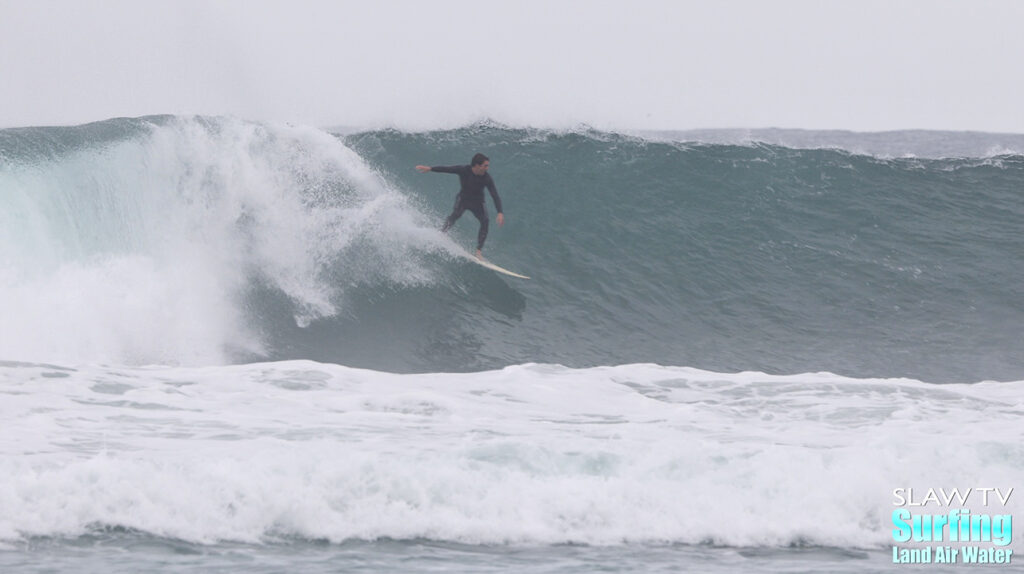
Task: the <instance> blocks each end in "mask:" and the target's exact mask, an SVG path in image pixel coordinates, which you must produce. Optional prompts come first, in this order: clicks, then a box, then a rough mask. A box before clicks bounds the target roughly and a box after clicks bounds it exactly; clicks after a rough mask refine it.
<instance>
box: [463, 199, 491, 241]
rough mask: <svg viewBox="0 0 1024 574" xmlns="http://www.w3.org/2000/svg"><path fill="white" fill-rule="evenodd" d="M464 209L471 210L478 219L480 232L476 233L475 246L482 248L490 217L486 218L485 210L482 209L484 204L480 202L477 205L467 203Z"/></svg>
mask: <svg viewBox="0 0 1024 574" xmlns="http://www.w3.org/2000/svg"><path fill="white" fill-rule="evenodd" d="M465 209H468V210H470V211H472V212H473V215H475V216H476V218H477V219H478V220H480V232H479V233H477V234H476V248H477V249H478V250H479V249H483V248H484V241H487V229H488V228H489V227H490V225H491V221H490V219H488V218H487V210H486V209H484V204H483V203H480V204H477V205H467V206H466V207H465Z"/></svg>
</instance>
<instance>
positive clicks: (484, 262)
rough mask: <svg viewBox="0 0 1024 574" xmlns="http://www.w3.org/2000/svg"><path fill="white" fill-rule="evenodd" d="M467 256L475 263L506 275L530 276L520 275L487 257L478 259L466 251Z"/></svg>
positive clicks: (520, 277)
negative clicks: (499, 265) (488, 259)
mask: <svg viewBox="0 0 1024 574" xmlns="http://www.w3.org/2000/svg"><path fill="white" fill-rule="evenodd" d="M465 256H466V259H469V260H470V261H472V262H473V263H476V264H477V265H480V266H482V267H486V268H488V269H490V270H491V271H497V272H498V273H504V274H505V275H508V276H510V277H518V278H519V279H529V277H527V276H526V275H520V274H519V273H516V272H514V271H509V270H508V269H505V268H504V267H498V266H497V265H495V264H493V263H491V262H490V261H487V260H486V259H477V258H476V255H472V254H470V253H465Z"/></svg>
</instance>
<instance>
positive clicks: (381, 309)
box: [0, 116, 1024, 573]
mask: <svg viewBox="0 0 1024 574" xmlns="http://www.w3.org/2000/svg"><path fill="white" fill-rule="evenodd" d="M769 136H770V137H769ZM783 136H784V137H785V138H788V141H783ZM772 138H775V139H772ZM1019 144H1020V137H1019V136H1010V135H1005V134H1002V135H1000V134H944V136H943V137H941V138H939V137H937V136H936V135H935V134H927V133H925V134H922V133H917V132H900V133H893V134H848V133H844V134H835V133H830V132H814V133H796V134H795V133H785V134H778V133H770V134H767V133H762V134H753V136H752V135H751V134H750V133H746V132H744V133H739V134H737V133H731V132H716V133H701V134H694V133H658V134H614V133H602V132H596V131H593V130H590V129H586V128H581V129H578V130H570V131H550V130H542V129H517V128H510V127H507V126H501V125H496V124H491V123H481V124H476V125H472V126H466V127H462V128H458V129H454V130H445V131H433V132H422V133H409V132H402V131H398V130H378V131H353V130H322V129H315V128H309V127H297V126H288V125H270V124H260V123H253V122H247V121H242V120H237V119H230V118H202V117H199V118H195V117H172V116H159V117H147V118H134V119H116V120H109V121H105V122H99V123H95V124H89V125H84V126H68V127H49V128H17V129H6V130H0V317H2V318H3V320H2V321H0V395H2V400H0V424H2V428H3V432H2V433H0V570H2V571H4V572H65V571H67V572H72V571H73V572H138V571H147V572H194V571H210V572H235V571H241V570H245V571H251V572H296V571H301V572H339V571H353V572H392V571H403V572H499V571H501V572H503V571H516V572H520V571H522V572H596V571H604V572H637V571H644V572H678V571H692V572H723V573H724V572H730V573H732V572H893V571H901V570H907V569H911V570H917V569H923V568H927V569H928V571H937V572H941V571H949V572H953V571H956V572H961V571H964V570H965V569H970V568H971V567H970V566H969V565H964V564H954V565H950V566H948V567H947V566H940V565H934V564H933V565H930V566H920V567H914V566H910V565H903V564H894V563H893V557H892V547H893V546H894V542H893V539H894V536H893V526H894V525H893V522H892V518H891V516H892V512H893V509H894V508H895V506H894V493H893V490H894V489H898V488H904V489H911V488H912V489H914V491H915V492H917V493H918V494H917V500H919V501H920V500H921V499H922V497H923V496H924V495H923V494H922V493H924V492H925V491H927V490H928V489H929V488H934V489H940V488H941V489H947V490H948V489H952V488H958V489H960V490H966V489H967V488H973V489H979V488H999V489H1000V492H1002V493H1006V492H1008V489H1011V488H1013V489H1015V490H1016V489H1020V488H1022V484H1021V482H1020V479H1021V476H1024V472H1022V470H1024V446H1022V445H1024V424H1022V422H1021V421H1022V420H1024V419H1022V415H1024V337H1022V336H1021V327H1020V326H1021V325H1022V324H1024V303H1022V300H1024V299H1022V297H1021V295H1022V289H1024V288H1022V285H1024V265H1021V263H1022V261H1021V253H1022V251H1021V249H1020V241H1021V240H1020V236H1021V231H1022V230H1024V207H1022V204H1021V202H1020V194H1021V190H1022V189H1024V185H1022V184H1024V156H1022V155H1021V153H1020V151H1019V150H1021V149H1022V148H1021V147H1016V146H1018V145H1019ZM477 151H481V152H483V153H486V154H487V155H489V156H490V158H491V162H492V168H491V173H492V175H493V176H494V178H495V181H496V182H497V186H498V189H499V192H500V193H501V195H502V199H503V202H504V204H505V215H506V224H505V226H503V227H501V228H499V227H498V226H497V225H495V224H494V223H493V221H492V231H491V235H490V238H489V239H488V242H487V246H486V249H485V253H486V255H487V256H488V257H489V258H491V259H492V260H493V261H495V262H496V263H498V264H500V265H502V266H505V267H508V268H510V269H513V270H516V271H521V272H524V273H526V274H528V275H531V277H533V279H531V280H529V281H521V280H515V279H511V278H507V277H504V276H500V275H496V274H494V273H493V272H490V271H488V270H486V269H483V268H480V267H478V266H476V265H474V264H472V263H470V262H467V261H465V260H464V259H462V258H461V257H460V256H459V253H460V250H462V249H465V248H468V247H469V246H471V245H472V244H473V241H474V238H475V235H476V222H475V220H474V219H473V218H472V217H466V218H464V219H463V220H461V221H460V222H459V223H458V224H457V225H456V227H455V228H454V229H453V230H452V232H451V233H450V234H449V235H444V234H442V233H440V232H439V231H438V227H439V224H440V222H441V221H442V220H443V218H444V217H445V216H446V215H447V212H448V210H449V209H450V207H451V203H452V200H453V197H454V194H455V191H456V190H457V180H456V179H455V178H454V177H452V176H448V175H443V174H418V173H416V172H415V171H414V170H413V169H412V167H413V166H414V165H416V164H419V163H424V164H430V165H438V164H455V163H464V162H468V160H469V157H470V156H471V155H472V154H473V153H475V152H477ZM974 492H975V493H974V498H972V499H971V501H970V503H968V504H965V505H964V506H965V507H970V509H971V511H972V512H974V513H975V514H979V513H986V512H987V513H993V514H996V513H998V514H1009V515H1013V516H1018V517H1019V516H1020V512H1019V509H1020V502H1019V496H1021V494H1020V493H1017V492H1014V493H1013V494H1012V495H1011V496H1010V498H1009V499H1008V501H1007V503H1006V505H1002V504H996V503H994V502H993V503H992V504H990V505H989V506H985V505H982V504H981V502H980V499H979V497H980V491H977V490H975V491H974ZM924 508H925V510H927V511H929V512H932V513H936V514H941V513H943V512H944V511H945V510H946V508H945V507H943V508H936V507H935V506H932V507H931V508H929V507H928V506H925V507H924ZM978 544H980V545H982V546H985V545H987V546H991V543H989V542H985V543H982V542H979V543H978ZM1007 548H1010V549H1015V550H1017V549H1019V548H1021V544H1020V541H1019V536H1017V537H1014V539H1013V540H1012V542H1011V543H1010V544H1009V545H1008V546H1007ZM1017 551H1019V550H1017ZM991 568H993V569H998V570H1000V571H1014V570H1017V571H1020V567H1019V562H1016V561H1015V562H1013V563H1011V564H1009V565H996V566H992V567H991Z"/></svg>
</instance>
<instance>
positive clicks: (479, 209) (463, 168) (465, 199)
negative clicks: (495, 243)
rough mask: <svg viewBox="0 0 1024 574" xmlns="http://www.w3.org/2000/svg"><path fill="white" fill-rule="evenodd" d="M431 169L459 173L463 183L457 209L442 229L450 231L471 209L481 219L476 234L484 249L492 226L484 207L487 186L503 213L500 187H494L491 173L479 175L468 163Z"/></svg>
mask: <svg viewBox="0 0 1024 574" xmlns="http://www.w3.org/2000/svg"><path fill="white" fill-rule="evenodd" d="M430 171H436V172H440V173H454V174H458V176H459V183H461V184H462V189H460V190H459V195H457V196H455V209H453V210H452V214H451V215H449V216H448V219H446V220H445V222H444V227H442V228H441V231H448V230H449V229H450V228H451V226H452V225H454V224H455V222H456V221H458V219H459V218H460V217H462V214H463V213H465V212H466V211H467V210H469V211H470V212H472V213H473V215H475V216H476V218H477V219H478V220H479V221H480V232H479V233H477V236H476V248H477V249H483V248H484V241H486V240H487V229H488V227H490V220H489V219H488V218H487V210H486V209H484V188H485V187H486V188H487V191H489V192H490V193H491V199H493V200H494V207H495V209H497V210H498V213H502V211H501V198H500V197H498V188H496V187H494V180H493V179H491V175H490V174H489V173H485V174H483V175H477V174H475V173H473V168H472V167H471V166H468V165H452V166H437V167H431V168H430Z"/></svg>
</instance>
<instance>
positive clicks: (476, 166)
mask: <svg viewBox="0 0 1024 574" xmlns="http://www.w3.org/2000/svg"><path fill="white" fill-rule="evenodd" d="M469 165H470V167H471V168H472V169H473V173H475V174H477V175H483V174H485V173H487V168H489V167H491V158H489V157H487V156H485V155H484V154H482V153H478V154H476V155H474V156H473V161H471V162H470V164H469Z"/></svg>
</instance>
